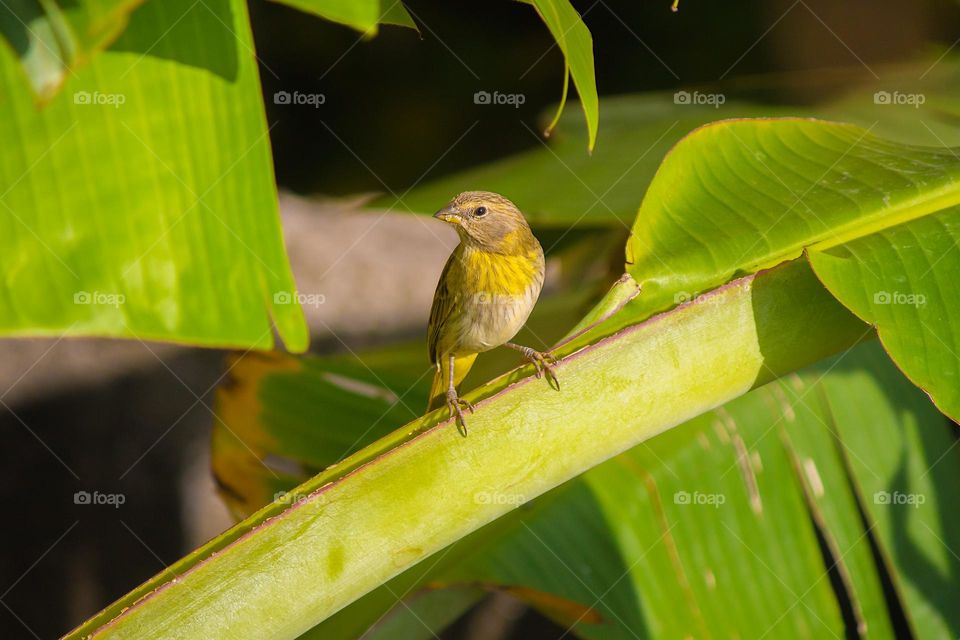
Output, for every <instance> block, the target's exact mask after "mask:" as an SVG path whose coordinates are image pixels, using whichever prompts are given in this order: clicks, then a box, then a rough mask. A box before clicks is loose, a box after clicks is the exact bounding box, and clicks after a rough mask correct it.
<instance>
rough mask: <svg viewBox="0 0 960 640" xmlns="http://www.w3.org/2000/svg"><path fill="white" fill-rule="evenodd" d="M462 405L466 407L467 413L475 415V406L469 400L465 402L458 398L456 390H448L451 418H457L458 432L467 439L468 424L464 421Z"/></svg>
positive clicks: (448, 406) (448, 405)
mask: <svg viewBox="0 0 960 640" xmlns="http://www.w3.org/2000/svg"><path fill="white" fill-rule="evenodd" d="M461 405H463V407H466V409H467V411H469V412H470V413H473V404H472V403H471V402H470V401H469V400H464V399H463V398H461V397H460V396H458V395H457V390H456V389H447V408H448V409H449V410H450V417H456V422H457V431H459V432H460V435H462V436H463V437H467V422H466V420H464V419H463V409H462V408H461Z"/></svg>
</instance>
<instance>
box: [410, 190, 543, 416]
mask: <svg viewBox="0 0 960 640" xmlns="http://www.w3.org/2000/svg"><path fill="white" fill-rule="evenodd" d="M435 217H437V218H439V219H441V220H443V221H445V222H448V223H450V224H452V225H453V226H454V228H456V230H457V233H458V234H459V236H460V244H459V245H458V246H457V248H456V249H455V250H454V251H453V253H452V254H451V255H450V258H449V259H448V260H447V264H446V266H445V267H444V269H443V273H442V274H441V275H440V282H439V283H438V284H437V291H436V293H435V294H434V298H433V308H432V310H431V312H430V324H429V327H428V336H427V346H428V351H429V354H430V361H431V362H432V363H433V364H434V366H436V368H437V372H436V374H435V375H434V380H433V387H432V389H431V392H430V404H429V406H428V410H432V409H435V408H437V407H439V406H441V405H442V404H443V403H444V402H446V403H447V405H448V406H449V407H450V410H451V412H452V413H454V414H456V416H457V423H458V425H459V426H460V427H462V428H464V429H465V424H464V420H463V415H462V412H461V411H460V403H464V404H467V403H466V402H465V401H463V400H461V399H459V397H458V396H457V393H456V387H457V386H458V385H459V384H460V382H461V381H462V380H463V378H464V377H465V376H466V375H467V372H468V371H469V370H470V367H471V366H472V365H473V361H474V360H475V359H476V357H477V354H478V353H480V352H483V351H488V350H490V349H493V348H495V347H499V346H501V345H507V346H510V347H512V348H514V349H517V350H519V351H521V352H522V353H523V354H524V356H526V357H527V358H528V359H530V360H531V361H532V362H533V363H534V365H535V366H536V368H537V375H538V377H539V375H540V370H541V369H546V370H547V375H548V376H552V375H553V374H552V370H551V369H550V364H549V361H551V358H550V357H549V355H546V354H541V353H539V352H537V351H534V350H533V349H529V348H527V347H520V346H519V345H513V344H510V343H509V342H508V341H509V340H510V339H511V338H513V336H515V335H516V334H517V332H518V331H519V330H520V328H521V327H522V326H523V324H524V323H525V322H526V320H527V317H528V316H529V315H530V312H531V311H532V310H533V306H534V305H535V304H536V302H537V298H538V297H539V295H540V289H541V288H542V287H543V276H544V260H543V249H542V248H541V247H540V243H539V242H537V239H536V238H535V237H534V235H533V232H531V231H530V227H529V225H527V222H526V220H525V219H524V217H523V214H522V213H520V210H519V209H517V207H516V206H515V205H514V204H513V203H512V202H510V201H509V200H507V199H506V198H504V197H503V196H500V195H498V194H495V193H490V192H487V191H468V192H465V193H461V194H460V195H458V196H457V197H456V198H454V199H453V200H452V201H451V202H450V203H449V204H448V205H447V206H446V207H445V208H443V209H441V210H440V211H438V212H437V214H436V215H435ZM451 357H452V358H453V377H452V379H451V376H450V359H451ZM552 379H553V380H555V378H552ZM467 406H468V408H469V404H467Z"/></svg>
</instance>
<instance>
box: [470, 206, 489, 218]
mask: <svg viewBox="0 0 960 640" xmlns="http://www.w3.org/2000/svg"><path fill="white" fill-rule="evenodd" d="M473 215H475V216H476V217H478V218H482V217H483V216H485V215H487V208H486V207H477V208H476V209H475V210H474V212H473Z"/></svg>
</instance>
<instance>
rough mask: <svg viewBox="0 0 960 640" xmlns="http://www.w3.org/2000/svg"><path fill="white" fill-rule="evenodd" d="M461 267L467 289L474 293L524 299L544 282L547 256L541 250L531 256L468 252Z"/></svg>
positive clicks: (468, 250) (469, 250)
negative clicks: (537, 285) (544, 262)
mask: <svg viewBox="0 0 960 640" xmlns="http://www.w3.org/2000/svg"><path fill="white" fill-rule="evenodd" d="M461 266H462V269H463V278H464V281H465V285H466V288H467V289H468V290H470V291H471V292H473V293H489V294H491V295H494V296H497V295H500V296H522V295H524V293H525V292H526V291H527V290H528V289H529V288H530V286H531V285H532V284H534V283H536V282H539V283H541V284H542V282H543V254H542V253H541V252H540V251H539V247H537V250H535V251H531V252H530V253H529V254H527V255H503V254H500V253H491V252H488V251H482V250H477V249H467V250H465V251H464V252H463V255H462V265H461ZM538 293H539V291H538Z"/></svg>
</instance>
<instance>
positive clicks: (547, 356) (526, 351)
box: [514, 345, 560, 391]
mask: <svg viewBox="0 0 960 640" xmlns="http://www.w3.org/2000/svg"><path fill="white" fill-rule="evenodd" d="M514 348H516V349H517V350H518V351H519V352H520V353H522V354H523V357H524V358H526V359H527V360H529V361H530V363H531V364H533V368H534V369H536V370H537V372H536V373H535V374H534V375H536V376H537V378H538V379H539V378H542V377H544V376H546V378H547V383H548V384H549V385H550V386H551V387H553V388H554V389H556V390H557V391H560V380H558V379H557V374H556V372H554V370H553V365H555V364H557V359H556V358H554V357H553V354H552V353H550V352H549V351H537V350H536V349H531V348H530V347H521V346H519V345H517V346H516V347H514Z"/></svg>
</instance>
